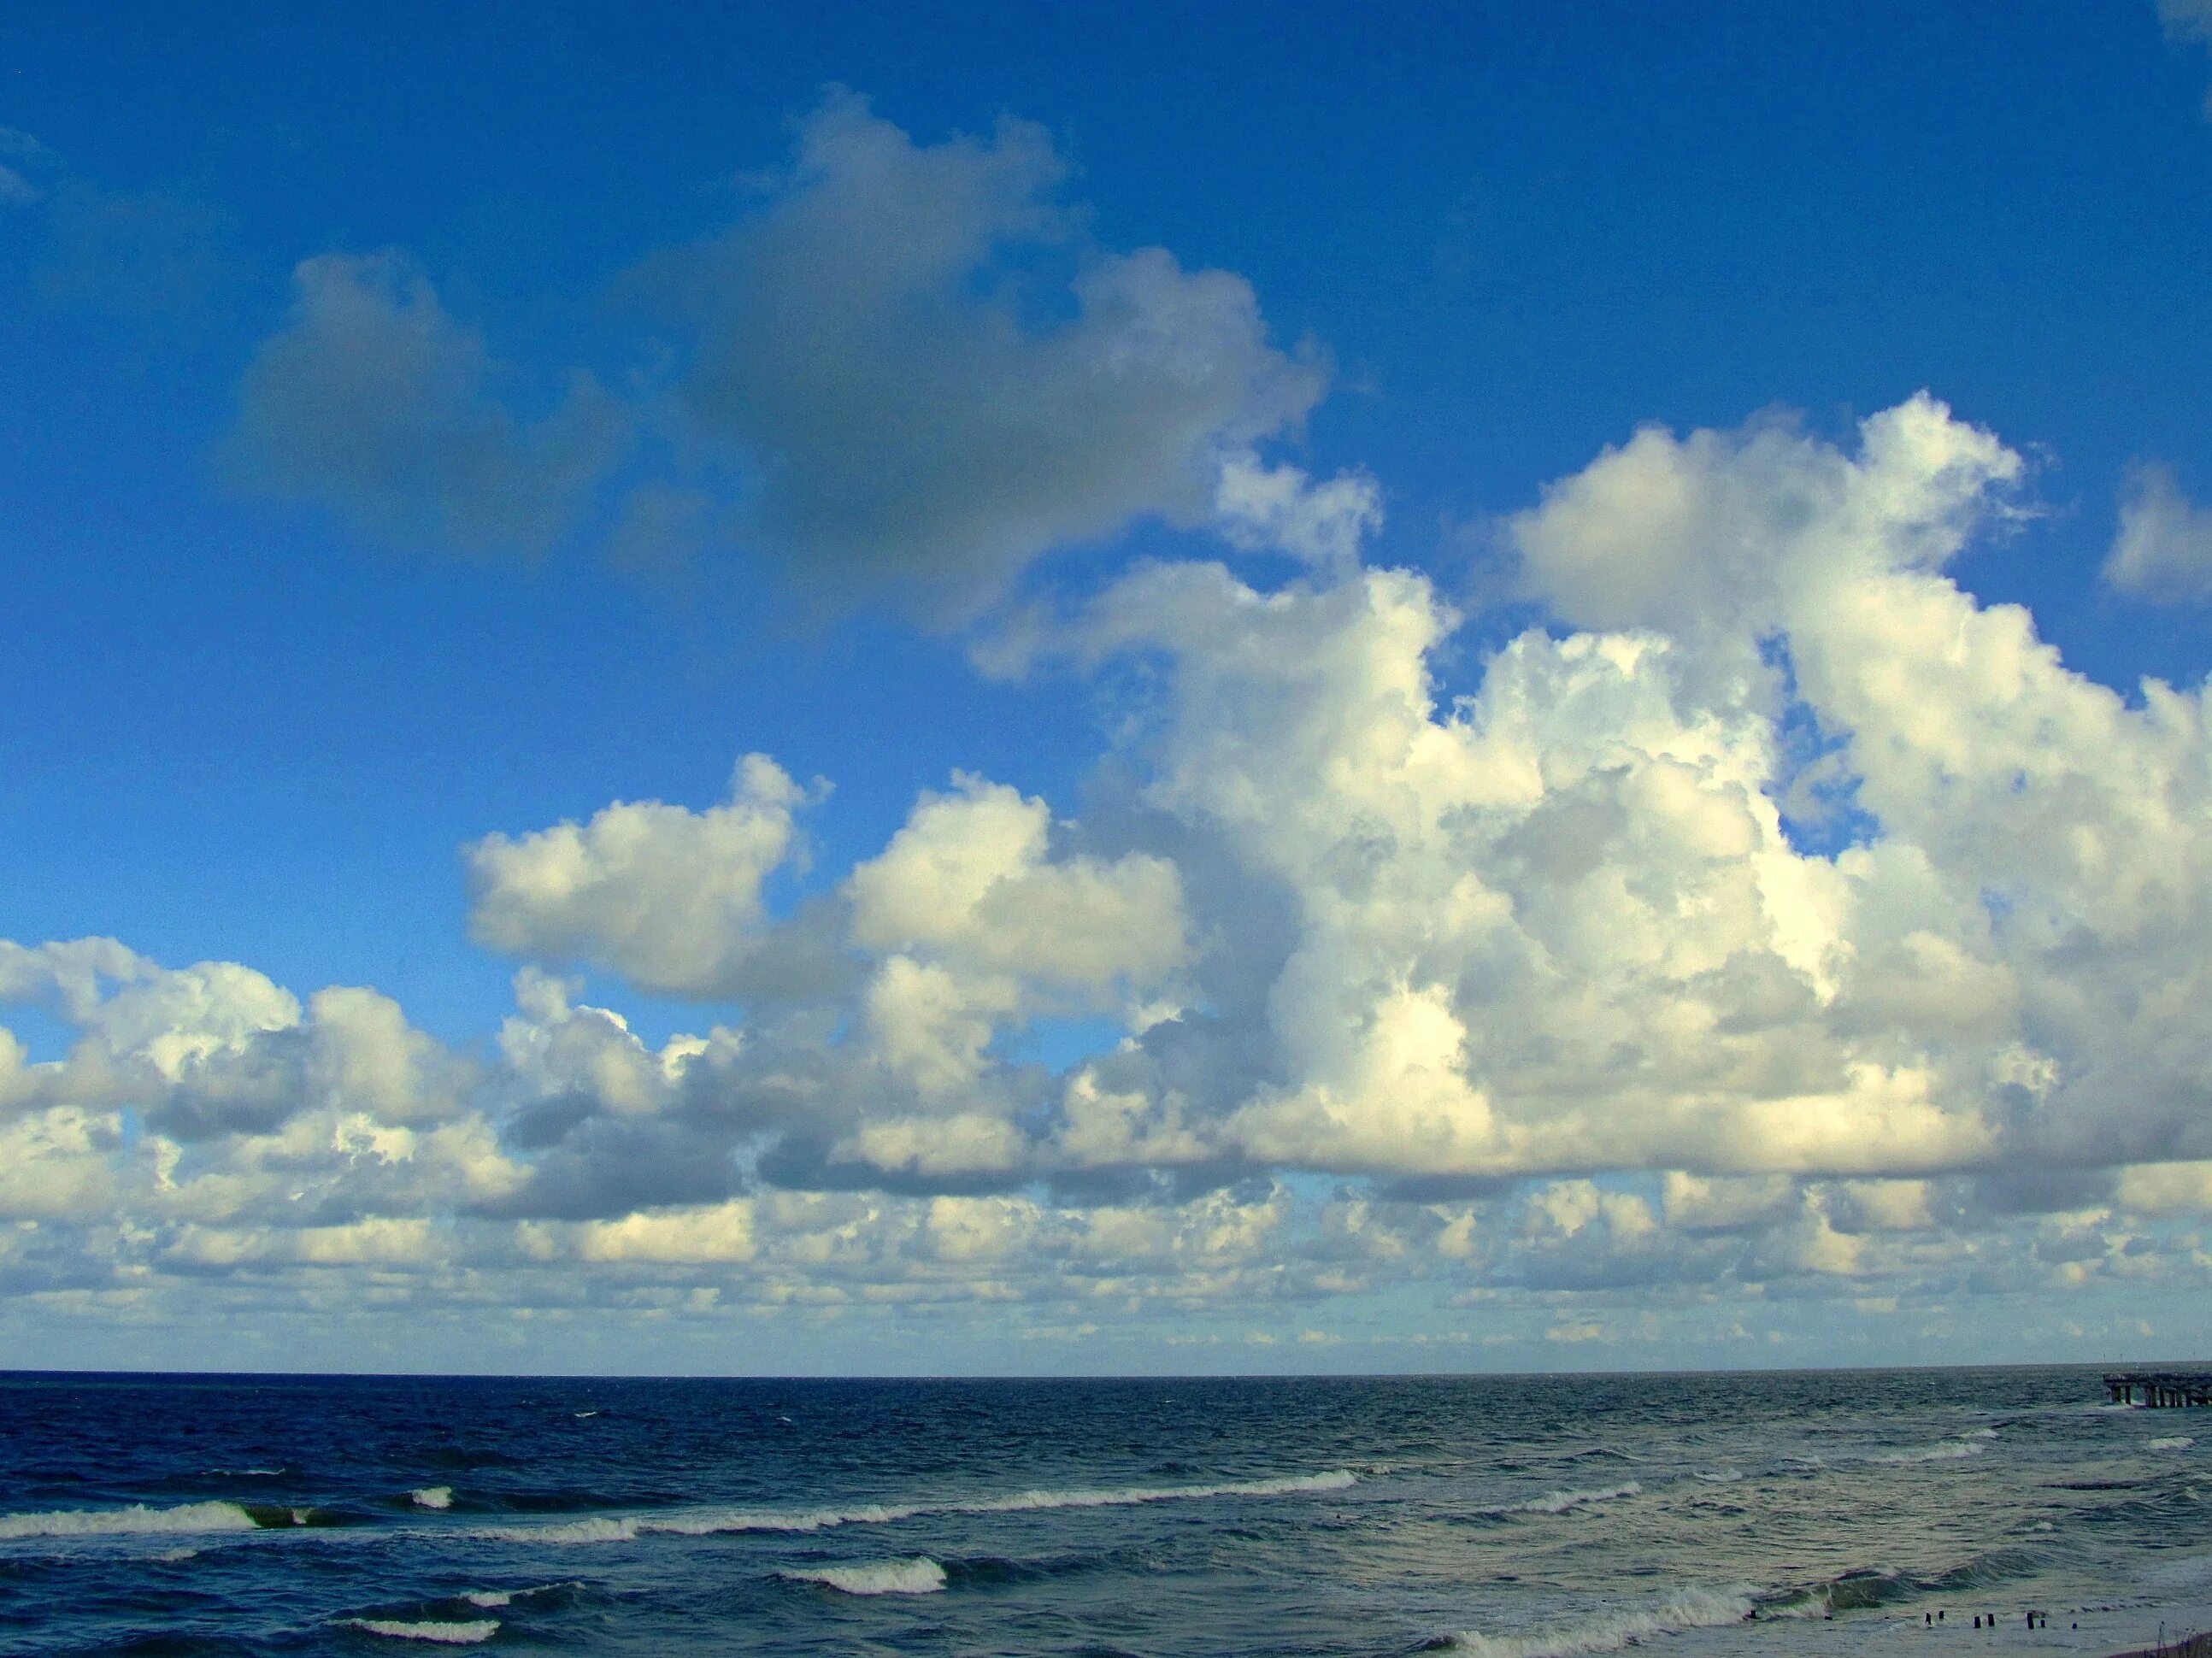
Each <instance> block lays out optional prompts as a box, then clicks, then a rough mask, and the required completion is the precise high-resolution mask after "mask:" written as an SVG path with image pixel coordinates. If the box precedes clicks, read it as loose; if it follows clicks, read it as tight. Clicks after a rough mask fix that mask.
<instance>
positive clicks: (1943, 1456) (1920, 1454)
mask: <svg viewBox="0 0 2212 1658" xmlns="http://www.w3.org/2000/svg"><path fill="white" fill-rule="evenodd" d="M1995 1437H1996V1435H1994V1434H1991V1435H1990V1438H1992V1439H1993V1438H1995ZM1987 1449H1989V1442H1988V1440H1984V1439H1981V1438H1977V1437H1971V1436H1970V1437H1967V1438H1963V1439H1946V1440H1944V1441H1942V1442H1941V1443H1939V1444H1935V1445H1908V1446H1905V1447H1904V1448H1900V1449H1898V1450H1893V1451H1861V1452H1858V1453H1857V1454H1856V1455H1852V1456H1849V1457H1839V1458H1838V1461H1857V1462H1888V1463H1902V1462H1955V1461H1958V1460H1960V1458H1961V1457H1968V1456H1979V1455H1981V1454H1982V1453H1983V1452H1984V1451H1985V1450H1987Z"/></svg>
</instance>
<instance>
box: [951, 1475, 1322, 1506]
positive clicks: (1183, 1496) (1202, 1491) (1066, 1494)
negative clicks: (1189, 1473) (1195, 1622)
mask: <svg viewBox="0 0 2212 1658" xmlns="http://www.w3.org/2000/svg"><path fill="white" fill-rule="evenodd" d="M1357 1484H1358V1475H1356V1474H1352V1473H1346V1471H1345V1470H1343V1469H1341V1468H1338V1469H1334V1470H1332V1471H1331V1472H1330V1473H1305V1474H1289V1475H1285V1477H1283V1478H1281V1479H1246V1480H1237V1481H1233V1482H1231V1483H1230V1484H1227V1485H1121V1486H1107V1487H1103V1488H1102V1489H1099V1490H1095V1491H1086V1490H1080V1489H1079V1490H1073V1491H1054V1490H1040V1491H1018V1492H1016V1493H1014V1494H1013V1495H1012V1496H1011V1497H983V1498H981V1499H979V1500H977V1501H975V1502H972V1503H945V1504H942V1505H933V1506H932V1507H931V1508H929V1509H927V1510H916V1512H927V1513H932V1514H1018V1513H1022V1512H1024V1511H1026V1510H1028V1509H1118V1508H1121V1507H1125V1506H1127V1505H1129V1504H1132V1503H1188V1502H1194V1501H1196V1500H1198V1499H1199V1498H1201V1497H1290V1496H1294V1495H1297V1494H1298V1493H1300V1492H1304V1491H1342V1490H1343V1489H1344V1488H1345V1487H1346V1486H1347V1485H1357Z"/></svg>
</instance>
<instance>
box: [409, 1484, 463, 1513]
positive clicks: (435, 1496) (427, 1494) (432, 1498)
mask: <svg viewBox="0 0 2212 1658" xmlns="http://www.w3.org/2000/svg"><path fill="white" fill-rule="evenodd" d="M407 1498H408V1501H410V1502H411V1503H414V1505H415V1506H416V1508H418V1509H450V1508H452V1507H453V1487H452V1486H451V1485H425V1486H423V1487H422V1490H420V1491H410V1492H408V1493H407Z"/></svg>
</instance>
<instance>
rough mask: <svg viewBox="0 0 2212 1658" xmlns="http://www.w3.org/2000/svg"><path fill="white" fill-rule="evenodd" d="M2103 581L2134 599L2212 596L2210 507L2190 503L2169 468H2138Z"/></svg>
mask: <svg viewBox="0 0 2212 1658" xmlns="http://www.w3.org/2000/svg"><path fill="white" fill-rule="evenodd" d="M2105 580H2106V581H2108V582H2110V583H2112V586H2115V587H2117V588H2118V589H2119V590H2120V592H2124V593H2130V594H2132V595H2134V596H2135V597H2136V598H2153V599H2166V600H2179V601H2194V602H2197V603H2202V602H2203V601H2204V600H2206V599H2208V598H2212V511H2207V510H2206V509H2204V508H2203V507H2194V506H2191V504H2190V502H2189V500H2188V498H2187V497H2186V496H2185V495H2183V494H2182V493H2181V486H2180V485H2179V483H2176V482H2175V481H2174V477H2173V471H2172V468H2170V467H2166V466H2158V465H2146V466H2138V467H2136V468H2135V469H2134V470H2133V471H2130V473H2129V475H2128V483H2127V489H2126V491H2125V493H2124V495H2122V497H2121V501H2120V533H2119V537H2118V539H2117V540H2116V541H2114V542H2113V543H2112V555H2111V556H2109V557H2108V558H2106V561H2105Z"/></svg>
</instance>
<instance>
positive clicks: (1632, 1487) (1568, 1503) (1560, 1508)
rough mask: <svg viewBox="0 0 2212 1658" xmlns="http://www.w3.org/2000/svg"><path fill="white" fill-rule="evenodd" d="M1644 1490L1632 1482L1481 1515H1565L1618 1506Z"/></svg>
mask: <svg viewBox="0 0 2212 1658" xmlns="http://www.w3.org/2000/svg"><path fill="white" fill-rule="evenodd" d="M1643 1491H1644V1487H1643V1486H1642V1485H1640V1484H1638V1482H1637V1481H1635V1480H1633V1479H1631V1480H1628V1481H1626V1482H1625V1483H1623V1484H1621V1485H1607V1486H1605V1487H1604V1488H1602V1489H1601V1490H1597V1491H1546V1492H1545V1493H1544V1494H1543V1495H1542V1496H1541V1497H1529V1498H1528V1499H1527V1500H1525V1501H1523V1502H1520V1503H1498V1504H1497V1505H1496V1506H1495V1507H1493V1508H1487V1509H1476V1510H1475V1512H1476V1513H1477V1514H1485V1515H1506V1514H1565V1513H1566V1512H1567V1510H1568V1509H1583V1508H1589V1507H1590V1506H1592V1505H1593V1504H1595V1503H1614V1502H1618V1501H1620V1499H1621V1498H1622V1497H1637V1496H1640V1495H1641V1494H1642V1493H1643Z"/></svg>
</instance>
